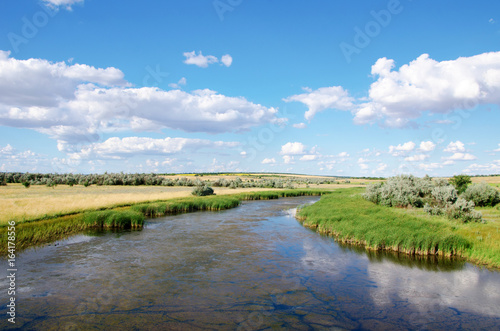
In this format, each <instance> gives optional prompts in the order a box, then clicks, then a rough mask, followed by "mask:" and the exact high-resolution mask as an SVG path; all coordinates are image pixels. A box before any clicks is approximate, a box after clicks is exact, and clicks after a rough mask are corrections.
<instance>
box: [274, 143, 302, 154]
mask: <svg viewBox="0 0 500 331" xmlns="http://www.w3.org/2000/svg"><path fill="white" fill-rule="evenodd" d="M305 153H306V146H305V145H304V144H302V143H299V142H293V143H292V142H288V143H286V144H284V145H283V146H281V152H280V154H281V155H301V154H305Z"/></svg>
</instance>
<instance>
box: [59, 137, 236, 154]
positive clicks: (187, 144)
mask: <svg viewBox="0 0 500 331" xmlns="http://www.w3.org/2000/svg"><path fill="white" fill-rule="evenodd" d="M238 145H239V143H238V142H223V141H210V140H205V139H190V138H170V137H167V138H165V139H154V138H148V137H125V138H118V137H112V138H109V139H107V140H106V141H103V142H100V143H92V144H89V145H86V146H84V147H82V148H81V149H80V150H79V151H75V152H69V153H68V154H69V155H70V156H71V157H72V158H74V159H89V158H92V159H95V158H97V159H106V158H111V159H120V158H123V157H126V156H137V155H166V154H175V153H179V152H182V151H185V150H187V149H189V150H191V151H196V150H200V149H203V148H210V149H227V148H235V147H237V146H238Z"/></svg>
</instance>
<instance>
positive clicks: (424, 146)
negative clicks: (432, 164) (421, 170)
mask: <svg viewBox="0 0 500 331" xmlns="http://www.w3.org/2000/svg"><path fill="white" fill-rule="evenodd" d="M435 148H436V144H435V143H433V142H432V141H422V142H421V143H420V147H419V150H421V151H422V152H432V151H433V150H434V149H435Z"/></svg>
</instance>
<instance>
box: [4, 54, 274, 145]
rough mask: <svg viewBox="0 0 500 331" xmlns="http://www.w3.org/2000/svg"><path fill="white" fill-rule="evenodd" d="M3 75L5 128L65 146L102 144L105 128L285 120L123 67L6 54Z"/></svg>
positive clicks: (244, 125)
mask: <svg viewBox="0 0 500 331" xmlns="http://www.w3.org/2000/svg"><path fill="white" fill-rule="evenodd" d="M0 76H1V77H2V78H3V79H2V80H0V125H4V126H11V127H22V128H31V129H35V130H37V131H39V132H43V133H45V134H48V135H50V136H51V137H53V138H54V139H57V140H59V141H61V143H69V144H75V143H85V142H96V141H98V139H99V137H100V134H101V133H103V132H116V131H125V130H136V131H144V130H146V131H153V130H156V131H159V130H161V129H164V128H170V129H178V130H183V131H186V132H208V133H221V132H228V131H243V130H247V129H249V128H251V127H253V126H257V125H262V124H265V123H270V122H273V123H274V122H276V121H278V119H277V118H276V113H277V109H275V108H267V107H264V106H262V105H259V104H254V103H252V102H250V101H248V100H246V99H245V98H243V97H228V96H224V95H221V94H218V93H217V92H215V91H211V90H208V89H205V90H196V91H192V92H190V93H189V92H184V91H181V90H171V91H165V90H162V89H159V88H153V87H143V88H133V87H130V86H129V84H128V83H127V82H126V81H125V80H124V79H123V73H122V72H121V71H120V70H118V69H116V68H105V69H103V68H94V67H92V66H88V65H81V64H74V65H67V64H65V63H64V62H58V63H51V62H49V61H47V60H42V59H28V60H17V59H14V58H10V57H9V52H3V51H0ZM179 83H183V80H182V79H181V80H180V81H179Z"/></svg>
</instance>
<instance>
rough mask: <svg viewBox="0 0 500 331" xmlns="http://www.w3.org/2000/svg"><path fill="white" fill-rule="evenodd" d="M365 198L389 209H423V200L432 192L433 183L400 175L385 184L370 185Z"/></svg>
mask: <svg viewBox="0 0 500 331" xmlns="http://www.w3.org/2000/svg"><path fill="white" fill-rule="evenodd" d="M368 187H369V189H368V188H367V193H366V194H365V198H366V199H367V200H370V201H373V202H375V203H379V204H381V205H384V206H389V207H407V206H413V207H423V206H424V203H423V198H424V197H425V196H426V195H427V194H428V193H429V192H430V190H431V188H432V182H431V181H428V180H425V179H421V178H418V177H414V176H412V175H400V176H396V177H391V178H389V179H388V180H387V182H386V183H385V184H374V185H369V186H368Z"/></svg>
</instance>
